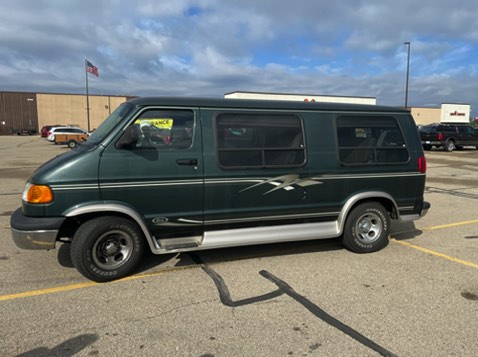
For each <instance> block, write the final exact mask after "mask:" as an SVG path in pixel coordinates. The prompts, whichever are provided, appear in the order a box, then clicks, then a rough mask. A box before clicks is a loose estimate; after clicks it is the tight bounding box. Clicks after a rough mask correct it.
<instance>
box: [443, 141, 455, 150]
mask: <svg viewBox="0 0 478 357" xmlns="http://www.w3.org/2000/svg"><path fill="white" fill-rule="evenodd" d="M455 149H456V147H455V142H454V141H453V140H448V141H447V142H446V143H445V151H448V152H451V151H453V150H455Z"/></svg>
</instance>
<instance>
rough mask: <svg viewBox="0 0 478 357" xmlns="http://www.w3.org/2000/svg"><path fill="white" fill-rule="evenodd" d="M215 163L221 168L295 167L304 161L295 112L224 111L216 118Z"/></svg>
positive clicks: (301, 130) (300, 134)
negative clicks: (216, 159)
mask: <svg viewBox="0 0 478 357" xmlns="http://www.w3.org/2000/svg"><path fill="white" fill-rule="evenodd" d="M216 145H217V157H218V163H219V165H220V166H221V167H224V168H265V167H298V166H302V165H304V163H305V145H304V135H303V128H302V121H301V119H300V118H299V117H298V116H296V115H290V114H289V115H288V114H261V113H259V114H258V113H256V114H252V113H247V114H244V113H240V114H239V113H227V114H220V115H218V116H217V118H216Z"/></svg>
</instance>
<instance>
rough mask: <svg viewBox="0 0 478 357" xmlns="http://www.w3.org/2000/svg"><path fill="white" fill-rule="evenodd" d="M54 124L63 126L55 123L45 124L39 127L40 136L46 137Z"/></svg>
mask: <svg viewBox="0 0 478 357" xmlns="http://www.w3.org/2000/svg"><path fill="white" fill-rule="evenodd" d="M56 126H64V125H60V124H56V125H45V126H43V127H42V128H41V130H40V136H41V137H42V138H47V137H48V132H49V131H50V130H51V129H52V128H54V127H56Z"/></svg>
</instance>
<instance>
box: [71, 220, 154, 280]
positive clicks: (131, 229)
mask: <svg viewBox="0 0 478 357" xmlns="http://www.w3.org/2000/svg"><path fill="white" fill-rule="evenodd" d="M144 248H145V239H144V235H143V232H142V231H141V229H140V228H139V227H138V225H137V224H136V223H135V222H133V221H131V220H129V219H127V218H122V217H115V216H105V217H99V218H94V219H92V220H89V221H86V222H85V223H83V224H82V225H81V226H80V227H79V228H78V230H77V231H76V233H75V235H74V237H73V240H72V242H71V248H70V249H71V250H70V254H71V261H72V262H73V265H74V266H75V268H76V269H77V270H78V271H79V272H80V273H81V274H82V275H83V276H85V277H86V278H88V279H91V280H93V281H96V282H106V281H111V280H115V279H120V278H123V277H125V276H127V275H129V274H131V273H132V272H133V270H135V269H136V267H137V266H138V264H139V262H140V261H141V258H142V257H143V254H144Z"/></svg>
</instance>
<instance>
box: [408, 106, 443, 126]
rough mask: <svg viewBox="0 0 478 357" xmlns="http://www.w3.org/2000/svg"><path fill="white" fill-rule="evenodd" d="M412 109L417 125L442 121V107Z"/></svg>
mask: <svg viewBox="0 0 478 357" xmlns="http://www.w3.org/2000/svg"><path fill="white" fill-rule="evenodd" d="M410 111H411V113H412V117H413V119H415V123H416V124H417V125H427V124H431V123H439V122H440V117H441V108H410Z"/></svg>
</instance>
